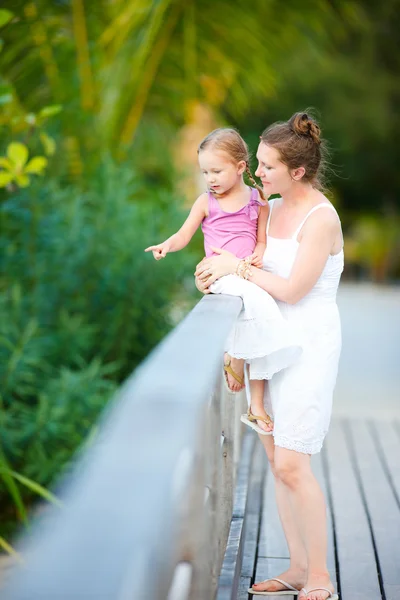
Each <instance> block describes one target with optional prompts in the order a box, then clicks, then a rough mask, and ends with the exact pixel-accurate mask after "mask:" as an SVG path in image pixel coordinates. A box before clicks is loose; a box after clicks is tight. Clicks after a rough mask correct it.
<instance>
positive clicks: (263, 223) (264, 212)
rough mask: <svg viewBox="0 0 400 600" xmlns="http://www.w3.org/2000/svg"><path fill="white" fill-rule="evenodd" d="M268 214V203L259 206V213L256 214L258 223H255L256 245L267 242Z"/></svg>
mask: <svg viewBox="0 0 400 600" xmlns="http://www.w3.org/2000/svg"><path fill="white" fill-rule="evenodd" d="M268 215H269V204H268V202H267V203H266V205H265V206H261V207H260V214H259V215H258V223H257V245H258V244H264V246H266V244H267V221H268Z"/></svg>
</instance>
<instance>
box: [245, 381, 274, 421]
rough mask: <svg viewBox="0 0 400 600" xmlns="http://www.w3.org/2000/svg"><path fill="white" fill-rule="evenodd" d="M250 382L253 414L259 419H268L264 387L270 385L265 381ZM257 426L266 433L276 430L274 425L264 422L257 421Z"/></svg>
mask: <svg viewBox="0 0 400 600" xmlns="http://www.w3.org/2000/svg"><path fill="white" fill-rule="evenodd" d="M249 382H250V396H251V412H252V413H253V415H256V416H257V417H262V418H263V419H268V418H269V415H268V414H267V413H266V412H265V408H264V387H265V386H266V385H268V383H267V382H266V381H264V379H249ZM257 425H258V426H259V427H260V429H263V430H264V431H272V430H273V428H274V425H273V423H272V422H271V423H270V424H268V425H267V424H266V423H264V421H257Z"/></svg>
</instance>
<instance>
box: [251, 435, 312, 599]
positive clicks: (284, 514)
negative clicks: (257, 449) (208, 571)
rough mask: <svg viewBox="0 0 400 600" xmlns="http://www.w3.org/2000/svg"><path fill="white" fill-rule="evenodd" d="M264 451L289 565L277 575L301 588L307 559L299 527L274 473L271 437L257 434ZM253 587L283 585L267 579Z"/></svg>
mask: <svg viewBox="0 0 400 600" xmlns="http://www.w3.org/2000/svg"><path fill="white" fill-rule="evenodd" d="M259 438H260V440H261V442H262V444H263V446H264V448H265V451H266V453H267V456H268V460H269V463H270V467H271V471H272V473H273V475H274V477H275V492H276V501H277V505H278V511H279V517H280V520H281V523H282V527H283V531H284V533H285V537H286V541H287V544H288V548H289V556H290V566H289V568H288V569H287V570H286V571H285V572H284V573H281V574H279V575H277V577H279V579H283V580H284V581H287V583H290V585H292V586H293V587H295V588H297V589H300V588H302V587H303V586H304V585H305V583H306V579H307V559H306V550H305V546H304V544H303V540H302V538H301V534H300V529H299V527H298V524H297V522H296V520H295V516H294V512H293V507H292V504H291V501H290V494H289V493H288V491H287V489H286V488H285V486H284V485H283V484H282V483H281V482H280V481H279V479H277V476H276V473H275V449H276V448H275V446H274V440H273V439H272V437H269V436H264V435H260V436H259ZM253 587H254V589H255V590H258V591H268V592H276V591H281V590H283V589H284V588H283V586H282V585H281V584H280V583H278V582H277V581H269V582H268V583H259V584H256V583H255V584H254V586H253Z"/></svg>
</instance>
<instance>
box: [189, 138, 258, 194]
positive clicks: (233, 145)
mask: <svg viewBox="0 0 400 600" xmlns="http://www.w3.org/2000/svg"><path fill="white" fill-rule="evenodd" d="M206 148H212V149H215V150H222V151H223V152H226V154H228V155H229V156H230V157H231V159H232V160H233V161H234V162H236V163H238V162H241V161H244V162H245V163H246V174H247V176H248V178H249V179H250V181H251V183H252V184H253V185H254V187H255V188H256V189H257V190H258V193H259V194H260V196H261V198H262V199H263V200H265V196H264V192H263V189H262V188H261V187H260V186H259V185H258V184H257V183H256V182H255V180H254V177H253V175H252V173H251V171H250V164H249V163H250V153H249V149H248V146H247V144H246V142H245V141H244V139H243V138H242V136H241V135H240V134H239V133H238V132H237V131H236V129H230V128H228V127H220V128H219V129H214V131H212V132H211V133H209V134H208V135H207V136H206V137H205V138H204V139H203V140H202V141H201V142H200V144H199V147H198V149H197V153H198V154H199V153H200V152H201V151H202V150H206Z"/></svg>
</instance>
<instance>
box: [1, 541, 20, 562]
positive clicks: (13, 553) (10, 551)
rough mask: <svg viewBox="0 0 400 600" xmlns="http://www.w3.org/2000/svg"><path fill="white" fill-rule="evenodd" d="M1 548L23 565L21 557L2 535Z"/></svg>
mask: <svg viewBox="0 0 400 600" xmlns="http://www.w3.org/2000/svg"><path fill="white" fill-rule="evenodd" d="M0 548H3V550H5V551H6V552H7V554H9V555H10V556H13V557H14V558H16V559H17V560H18V562H21V563H23V562H24V561H23V560H22V558H21V555H20V554H18V552H17V551H16V550H14V548H13V547H12V546H11V544H9V543H8V542H7V541H6V540H5V539H4V538H3V537H2V536H1V535H0Z"/></svg>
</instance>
